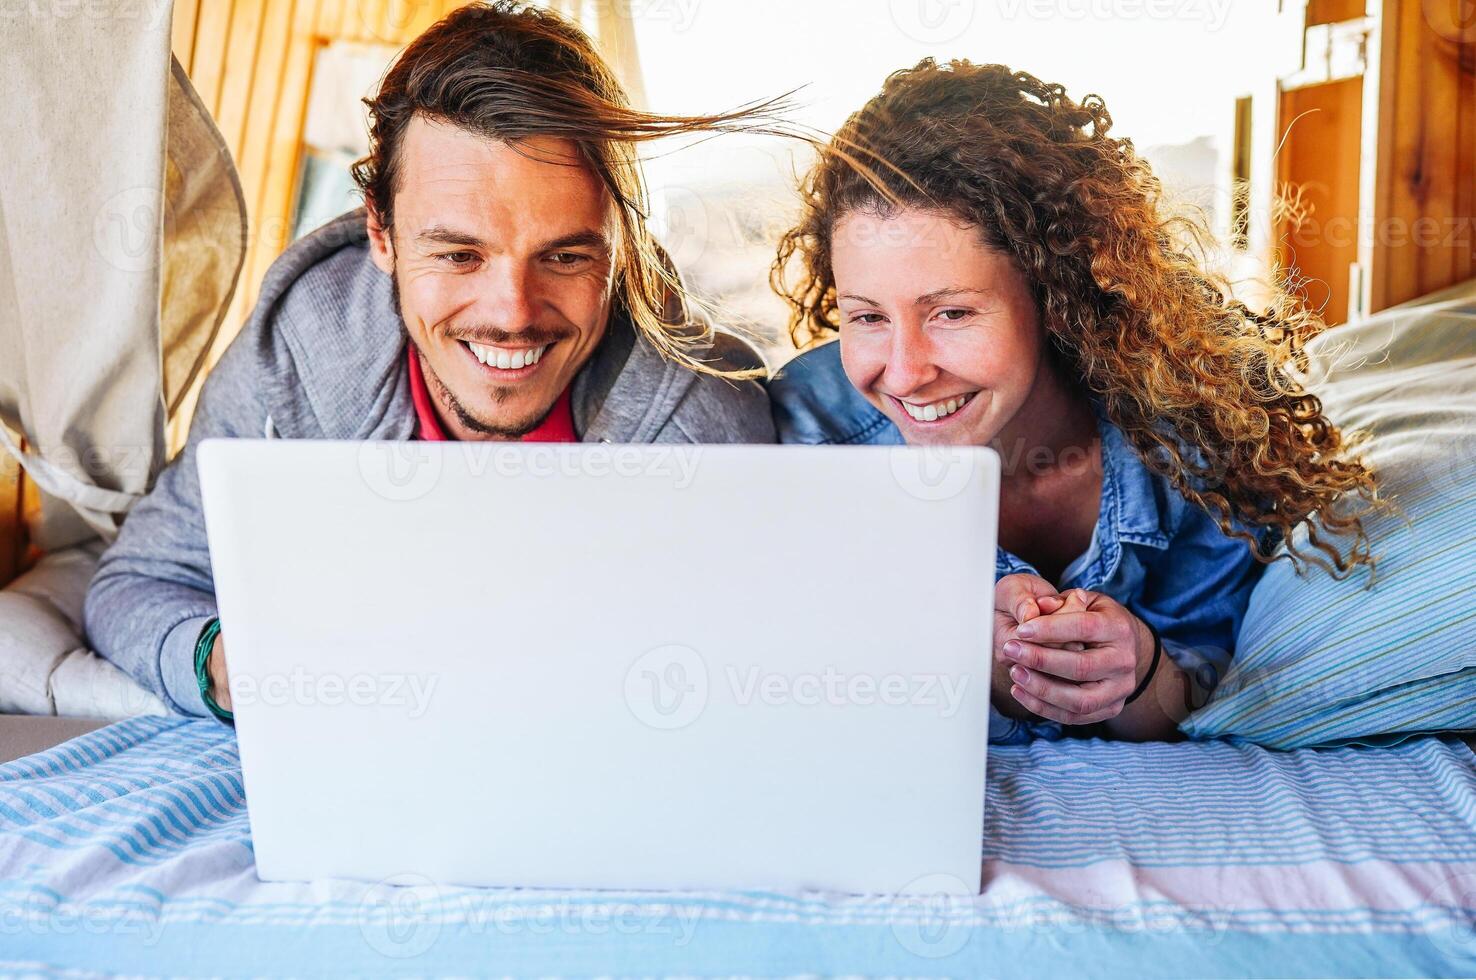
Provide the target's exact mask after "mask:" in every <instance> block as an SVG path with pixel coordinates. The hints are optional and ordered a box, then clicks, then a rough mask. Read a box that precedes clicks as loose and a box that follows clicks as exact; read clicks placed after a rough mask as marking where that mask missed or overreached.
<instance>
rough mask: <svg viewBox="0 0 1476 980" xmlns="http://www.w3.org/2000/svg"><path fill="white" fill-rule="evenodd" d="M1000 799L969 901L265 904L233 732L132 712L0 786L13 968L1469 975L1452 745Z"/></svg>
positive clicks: (391, 895)
mask: <svg viewBox="0 0 1476 980" xmlns="http://www.w3.org/2000/svg"><path fill="white" fill-rule="evenodd" d="M988 783H989V791H988V792H989V795H988V809H987V815H986V819H985V826H984V828H983V836H982V842H983V862H984V879H985V889H984V892H983V894H982V895H980V896H978V897H977V898H973V899H967V898H946V897H923V896H921V895H902V896H896V897H890V898H888V897H879V896H873V897H855V896H841V895H830V894H820V893H777V892H739V893H718V892H713V893H692V892H683V893H652V892H608V891H604V892H590V891H558V892H554V891H532V890H521V889H476V888H464V887H451V886H445V885H439V884H437V883H435V882H431V881H427V880H424V879H418V878H416V877H415V876H413V875H404V876H399V877H398V878H395V879H390V880H387V881H382V882H376V883H359V882H349V881H318V882H312V883H300V884H294V883H271V884H265V883H262V882H261V881H259V880H258V879H257V877H256V875H255V872H254V866H253V861H252V849H251V833H250V828H249V826H248V823H247V817H246V808H245V804H244V799H243V795H242V785H241V774H240V768H239V762H238V757H237V754H236V743H235V740H234V738H233V736H232V734H231V733H230V732H229V731H226V730H224V729H222V728H220V727H219V726H217V725H215V724H214V723H212V722H202V721H189V720H184V719H179V718H147V719H142V718H141V719H134V720H131V721H126V722H121V723H119V724H116V725H112V726H110V727H108V728H104V729H101V730H99V731H96V732H94V733H92V734H89V735H86V736H83V737H82V738H79V739H75V740H73V741H71V742H68V743H66V744H64V745H61V746H58V747H57V748H55V749H52V750H49V751H47V752H43V753H40V754H37V755H34V756H29V757H27V758H24V759H20V760H17V761H15V762H12V763H9V764H6V765H3V766H0V968H3V969H4V970H6V971H7V972H29V971H39V972H41V973H43V974H45V973H66V974H69V975H70V974H83V975H85V974H87V973H90V972H126V973H168V974H186V973H212V974H257V975H260V974H283V973H292V974H302V975H313V974H330V973H331V974H344V973H348V974H370V973H372V974H396V973H399V974H417V975H425V974H445V973H458V974H467V973H499V974H544V975H548V974H593V973H599V974H673V973H680V974H713V973H723V974H735V973H741V974H762V975H778V974H798V973H820V974H837V973H849V974H877V973H888V974H902V973H906V974H913V975H917V974H927V975H944V974H949V975H990V974H1002V973H1007V974H1010V975H1021V976H1030V975H1038V976H1059V975H1064V974H1070V975H1079V976H1122V975H1130V976H1133V977H1148V976H1183V975H1195V976H1245V975H1275V976H1372V975H1377V976H1408V975H1421V976H1442V975H1467V976H1469V975H1473V974H1476V756H1473V753H1472V750H1471V748H1470V747H1468V746H1467V745H1465V744H1463V743H1461V742H1459V741H1454V740H1439V739H1433V738H1431V739H1422V740H1414V741H1409V742H1405V743H1403V744H1400V745H1396V746H1392V747H1385V748H1358V747H1348V748H1337V749H1324V750H1299V751H1295V752H1273V751H1268V750H1265V749H1260V748H1256V747H1253V746H1250V745H1243V744H1235V743H1231V742H1207V743H1187V744H1178V745H1127V744H1116V743H1105V742H1096V741H1065V742H1055V743H1044V742H1037V743H1033V744H1030V745H1024V746H1016V747H1007V748H1000V749H995V750H992V751H991V754H990V760H989V781H988ZM585 819H589V820H598V819H599V805H598V801H596V800H591V801H590V807H589V812H588V814H587V815H586V816H585ZM434 831H435V828H433V827H428V828H426V832H427V833H434ZM345 832H346V833H351V832H352V829H351V828H346V829H345Z"/></svg>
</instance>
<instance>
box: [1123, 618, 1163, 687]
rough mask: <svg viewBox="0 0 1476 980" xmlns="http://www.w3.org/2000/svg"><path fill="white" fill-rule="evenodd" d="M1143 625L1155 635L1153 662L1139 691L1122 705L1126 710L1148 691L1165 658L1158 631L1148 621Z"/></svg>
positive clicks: (1140, 684) (1144, 621) (1161, 639)
mask: <svg viewBox="0 0 1476 980" xmlns="http://www.w3.org/2000/svg"><path fill="white" fill-rule="evenodd" d="M1142 623H1143V625H1144V626H1146V627H1148V632H1150V633H1152V634H1153V662H1152V663H1150V664H1149V665H1148V673H1146V674H1144V675H1143V679H1142V680H1141V681H1140V682H1138V688H1137V690H1135V691H1133V693H1132V694H1129V695H1128V699H1127V700H1126V701H1124V702H1123V703H1122V706H1123V707H1124V708H1126V707H1127V706H1128V705H1130V704H1132V703H1133V702H1134V701H1136V700H1138V697H1139V696H1140V695H1142V693H1143V692H1144V691H1146V690H1148V685H1149V684H1150V683H1152V682H1153V675H1154V674H1156V673H1158V661H1159V660H1160V659H1161V658H1162V657H1163V638H1162V637H1160V636H1159V635H1158V630H1156V629H1154V628H1153V624H1152V623H1150V622H1148V621H1147V620H1146V619H1145V620H1142Z"/></svg>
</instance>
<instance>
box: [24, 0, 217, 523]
mask: <svg viewBox="0 0 1476 980" xmlns="http://www.w3.org/2000/svg"><path fill="white" fill-rule="evenodd" d="M103 6H104V7H107V6H108V4H107V3H106V2H105V3H104V5H103ZM115 6H116V8H117V9H116V10H111V13H112V14H114V15H115V16H100V15H99V14H100V13H108V12H109V10H102V9H101V8H99V7H98V6H97V5H95V4H94V5H83V6H82V7H79V8H77V9H76V11H75V14H76V16H68V17H61V16H47V15H46V11H50V10H52V9H53V8H49V7H48V8H45V10H43V11H42V13H41V15H37V16H21V17H15V18H9V19H6V20H4V21H0V47H3V50H4V51H5V56H4V58H0V91H4V92H6V93H9V96H10V97H9V99H8V100H7V105H6V111H5V112H4V113H0V449H3V450H4V451H8V452H10V453H11V454H13V455H15V456H16V457H17V458H18V459H19V460H20V461H21V465H22V466H23V467H25V469H26V471H27V472H28V473H29V474H30V476H31V478H32V479H33V480H34V481H35V482H36V484H37V485H38V486H39V487H40V489H41V492H42V508H41V519H40V521H39V526H36V527H33V528H32V530H31V534H32V540H33V542H34V543H35V544H37V545H38V546H40V547H41V548H42V550H52V549H55V548H60V547H64V546H66V545H69V544H73V543H76V542H78V541H82V540H86V539H88V538H91V537H93V536H97V535H101V536H102V537H104V538H105V539H106V538H110V537H111V536H112V535H113V534H114V533H115V532H116V529H117V527H118V524H119V523H120V522H121V519H122V517H123V515H124V514H126V513H127V511H128V509H129V508H130V507H131V506H132V505H133V503H134V502H135V501H136V500H138V499H139V497H140V496H142V494H143V493H145V492H146V491H147V489H148V487H149V485H150V484H151V482H152V479H153V477H154V475H155V474H156V473H157V471H158V470H159V468H160V467H161V466H162V465H163V463H164V461H165V443H164V423H165V421H166V419H167V418H168V416H169V414H170V413H171V412H172V411H173V410H174V409H175V408H177V407H178V405H179V402H180V400H181V398H182V397H183V394H184V392H185V391H186V390H187V389H188V387H189V384H190V382H191V381H192V380H193V379H194V378H195V376H196V374H197V373H198V372H199V370H200V369H201V366H202V364H203V361H204V358H205V354H206V352H207V351H208V350H209V347H210V341H211V338H212V337H213V336H214V334H215V331H216V330H217V329H218V327H219V325H220V320H221V318H222V317H223V316H224V313H225V310H226V307H227V306H228V303H229V300H230V296H231V293H232V291H233V290H234V288H235V283H236V277H237V275H238V274H239V272H240V267H241V260H242V257H243V256H244V254H245V240H246V224H245V206H244V202H243V199H242V196H241V189H240V185H239V182H238V180H237V178H236V173H235V168H234V166H233V164H232V163H231V159H230V154H229V151H228V150H227V149H226V147H225V143H224V141H223V140H222V139H221V137H220V134H219V132H217V130H216V129H215V125H214V123H213V122H212V121H211V119H210V116H209V113H207V112H206V111H205V109H204V107H203V106H202V105H201V104H200V102H199V100H198V98H197V97H196V96H195V94H194V90H193V89H192V88H191V87H190V84H189V80H188V79H187V78H186V77H185V74H184V72H183V71H182V70H181V69H180V68H179V66H178V64H176V63H173V62H172V59H171V57H170V54H169V28H170V13H171V9H172V5H171V4H169V3H161V4H157V5H154V4H126V3H124V2H122V0H119V2H117V3H116V4H115ZM37 9H40V8H37ZM55 9H57V10H59V9H60V8H55ZM22 440H24V443H25V447H24V451H23V449H22V445H21V443H22Z"/></svg>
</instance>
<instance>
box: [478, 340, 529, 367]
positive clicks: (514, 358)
mask: <svg viewBox="0 0 1476 980" xmlns="http://www.w3.org/2000/svg"><path fill="white" fill-rule="evenodd" d="M466 346H468V347H470V348H471V352H472V353H473V354H475V355H476V358H477V360H479V361H481V362H482V363H483V364H485V365H487V366H488V367H495V368H502V369H504V370H513V371H516V370H517V369H518V368H521V367H527V366H528V365H530V364H537V363H538V359H539V358H540V357H542V356H543V352H544V351H546V350H548V348H549V345H548V344H544V345H543V346H542V347H519V348H516V349H514V348H509V347H492V346H490V345H488V344H474V343H472V342H471V341H467V342H466Z"/></svg>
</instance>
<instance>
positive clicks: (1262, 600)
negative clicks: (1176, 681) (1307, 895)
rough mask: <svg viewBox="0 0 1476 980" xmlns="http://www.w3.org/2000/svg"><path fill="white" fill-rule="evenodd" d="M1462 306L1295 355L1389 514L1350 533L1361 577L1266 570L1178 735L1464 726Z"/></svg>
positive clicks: (1467, 559) (1472, 457)
mask: <svg viewBox="0 0 1476 980" xmlns="http://www.w3.org/2000/svg"><path fill="white" fill-rule="evenodd" d="M1473 293H1476V290H1473V289H1471V288H1468V289H1467V290H1465V291H1464V298H1457V299H1452V300H1449V301H1446V302H1441V303H1435V304H1426V305H1423V306H1416V307H1409V308H1401V309H1396V310H1390V311H1387V312H1385V313H1382V314H1380V315H1378V316H1375V317H1373V318H1371V319H1369V320H1366V321H1363V322H1361V323H1358V324H1353V325H1349V326H1343V327H1336V328H1334V329H1332V330H1329V331H1327V332H1326V333H1324V334H1322V335H1321V336H1320V337H1318V338H1316V340H1314V341H1313V342H1312V343H1310V344H1309V345H1308V351H1309V354H1310V355H1311V357H1312V364H1311V369H1310V371H1309V373H1308V377H1307V379H1306V383H1307V385H1308V387H1309V388H1310V389H1311V390H1312V391H1314V392H1315V393H1316V394H1317V395H1318V396H1319V397H1321V399H1322V402H1323V406H1324V408H1325V409H1326V412H1327V415H1328V417H1329V418H1331V419H1333V420H1334V421H1335V422H1337V423H1338V425H1339V426H1341V427H1343V428H1344V430H1345V431H1348V430H1361V431H1363V432H1366V433H1367V434H1368V442H1367V443H1366V444H1365V446H1364V448H1363V452H1364V455H1365V456H1366V458H1367V459H1368V460H1369V461H1370V462H1371V463H1372V464H1373V465H1374V467H1375V469H1376V471H1377V474H1378V479H1379V485H1380V488H1381V492H1382V493H1383V494H1384V495H1385V496H1386V497H1387V498H1389V499H1390V500H1392V502H1393V503H1394V504H1395V505H1397V507H1398V510H1396V511H1393V512H1389V513H1382V514H1379V515H1377V516H1375V517H1373V518H1372V519H1369V520H1366V521H1365V525H1366V529H1367V531H1368V533H1369V537H1370V539H1371V545H1372V548H1373V553H1374V557H1375V559H1376V560H1377V563H1378V564H1377V569H1376V570H1375V572H1374V574H1373V575H1372V576H1370V574H1369V572H1368V570H1367V569H1359V571H1358V572H1356V573H1355V574H1353V575H1352V576H1350V577H1348V578H1346V579H1344V580H1343V581H1336V580H1334V579H1333V578H1332V576H1331V575H1329V574H1328V573H1327V572H1325V571H1323V570H1321V569H1318V568H1311V569H1309V570H1308V571H1307V572H1306V573H1304V574H1301V575H1299V574H1298V573H1297V572H1296V571H1295V570H1294V569H1293V567H1292V565H1291V563H1290V562H1288V561H1286V560H1284V559H1283V560H1279V561H1276V562H1274V563H1273V564H1271V565H1270V566H1269V567H1268V568H1267V569H1266V572H1265V574H1264V575H1263V576H1262V578H1261V581H1260V582H1259V583H1258V584H1257V586H1256V589H1255V591H1254V592H1253V593H1252V595H1251V600H1250V606H1249V608H1248V609H1247V611H1246V616H1245V619H1244V621H1243V623H1242V625H1241V630H1240V634H1239V637H1238V640H1237V644H1236V652H1235V659H1234V661H1233V662H1232V664H1231V668H1230V671H1229V673H1228V674H1227V675H1226V676H1225V678H1224V679H1223V681H1222V682H1221V683H1220V685H1219V687H1218V688H1217V689H1216V690H1215V692H1214V694H1213V695H1212V696H1211V698H1210V701H1209V702H1208V704H1206V705H1205V706H1204V707H1203V708H1201V709H1200V710H1199V711H1197V712H1195V713H1194V714H1192V715H1190V716H1189V718H1188V719H1186V720H1185V722H1184V723H1183V725H1182V726H1180V727H1181V728H1182V730H1183V731H1184V732H1185V733H1186V734H1188V735H1189V736H1191V737H1194V738H1209V737H1216V736H1242V737H1244V738H1246V739H1248V740H1251V741H1253V742H1257V743H1259V744H1262V745H1267V746H1271V747H1273V748H1285V749H1290V748H1298V747H1302V746H1311V745H1326V744H1330V743H1341V742H1349V741H1381V742H1382V741H1389V740H1393V739H1397V738H1399V737H1403V736H1408V735H1413V734H1417V733H1422V732H1436V731H1454V730H1470V729H1476V299H1473ZM1294 539H1296V540H1300V541H1305V539H1306V534H1305V529H1303V528H1299V529H1298V530H1297V532H1296V533H1295V535H1294ZM1283 550H1284V546H1283ZM1370 577H1372V582H1373V585H1372V588H1368V587H1367V586H1368V585H1369V582H1370Z"/></svg>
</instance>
